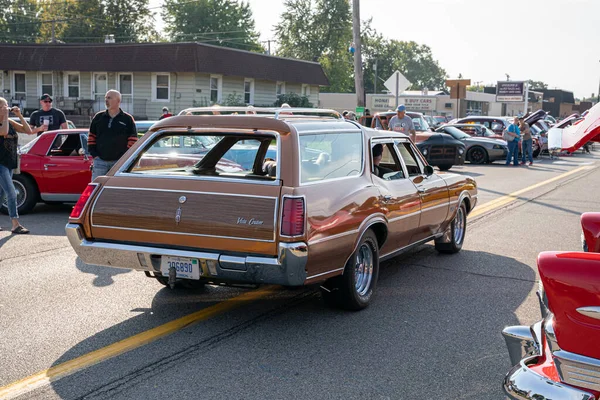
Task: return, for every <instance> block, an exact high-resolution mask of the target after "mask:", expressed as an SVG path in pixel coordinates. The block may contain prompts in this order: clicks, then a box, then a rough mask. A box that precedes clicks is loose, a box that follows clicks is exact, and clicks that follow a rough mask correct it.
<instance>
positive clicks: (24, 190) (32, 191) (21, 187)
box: [0, 174, 40, 215]
mask: <svg viewBox="0 0 600 400" xmlns="http://www.w3.org/2000/svg"><path fill="white" fill-rule="evenodd" d="M13 184H14V185H15V190H16V192H17V211H18V213H19V214H20V215H23V214H27V213H28V212H30V211H31V210H33V207H35V205H36V204H37V202H38V199H39V197H40V193H39V190H38V188H37V185H36V184H35V182H34V181H33V179H32V178H30V177H28V176H25V175H23V174H17V175H15V176H13ZM0 211H2V213H4V214H8V203H7V199H6V196H4V198H3V199H2V206H1V207H0Z"/></svg>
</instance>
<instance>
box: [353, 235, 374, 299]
mask: <svg viewBox="0 0 600 400" xmlns="http://www.w3.org/2000/svg"><path fill="white" fill-rule="evenodd" d="M373 262H374V256H373V250H372V249H371V246H369V245H368V244H367V243H363V245H362V246H360V248H359V249H358V251H357V252H356V264H355V267H354V288H355V290H356V293H358V295H359V296H364V295H366V294H367V293H368V291H369V289H370V288H371V281H372V280H373V267H374V266H373Z"/></svg>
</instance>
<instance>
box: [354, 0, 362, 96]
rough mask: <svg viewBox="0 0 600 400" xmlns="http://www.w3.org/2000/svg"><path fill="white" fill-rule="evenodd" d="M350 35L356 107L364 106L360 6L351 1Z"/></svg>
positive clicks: (355, 1)
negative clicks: (351, 38)
mask: <svg viewBox="0 0 600 400" xmlns="http://www.w3.org/2000/svg"><path fill="white" fill-rule="evenodd" d="M352 33H353V35H354V46H355V51H354V86H356V106H357V107H364V106H365V85H364V81H363V70H362V56H361V43H360V4H359V0H352Z"/></svg>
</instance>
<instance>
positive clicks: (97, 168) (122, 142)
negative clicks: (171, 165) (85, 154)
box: [88, 90, 137, 181]
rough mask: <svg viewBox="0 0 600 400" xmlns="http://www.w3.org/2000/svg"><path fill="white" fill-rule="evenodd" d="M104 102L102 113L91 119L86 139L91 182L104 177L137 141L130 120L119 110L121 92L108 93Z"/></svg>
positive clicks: (132, 121)
mask: <svg viewBox="0 0 600 400" xmlns="http://www.w3.org/2000/svg"><path fill="white" fill-rule="evenodd" d="M104 100H105V103H106V111H101V112H99V113H98V114H96V115H95V116H94V119H93V120H92V123H91V124H90V134H89V136H88V151H89V153H90V154H91V155H92V157H94V166H93V170H92V181H93V180H95V179H96V178H97V177H98V176H102V175H106V174H107V173H108V171H109V170H110V169H111V168H112V167H113V165H115V164H116V162H117V161H118V160H119V158H121V156H122V155H123V154H125V152H126V151H127V149H129V148H130V147H131V146H133V144H134V143H135V142H136V141H137V129H136V128H135V121H134V120H133V117H132V116H131V115H129V114H127V113H126V112H123V110H121V107H120V105H121V93H119V92H117V91H116V90H109V91H108V92H106V96H105V97H104Z"/></svg>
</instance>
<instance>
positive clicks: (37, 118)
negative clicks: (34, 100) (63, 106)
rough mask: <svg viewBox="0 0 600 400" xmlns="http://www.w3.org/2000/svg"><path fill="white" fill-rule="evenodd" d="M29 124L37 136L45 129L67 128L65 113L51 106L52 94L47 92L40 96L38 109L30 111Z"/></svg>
mask: <svg viewBox="0 0 600 400" xmlns="http://www.w3.org/2000/svg"><path fill="white" fill-rule="evenodd" d="M29 125H31V127H32V131H33V133H37V135H38V136H40V135H41V134H42V133H43V132H45V131H54V130H57V129H67V128H68V127H69V126H68V125H67V118H66V117H65V113H64V112H62V111H61V110H59V109H58V108H54V107H52V96H50V95H49V94H48V93H44V94H43V95H42V97H40V109H39V110H37V111H34V112H32V113H31V116H29Z"/></svg>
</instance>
